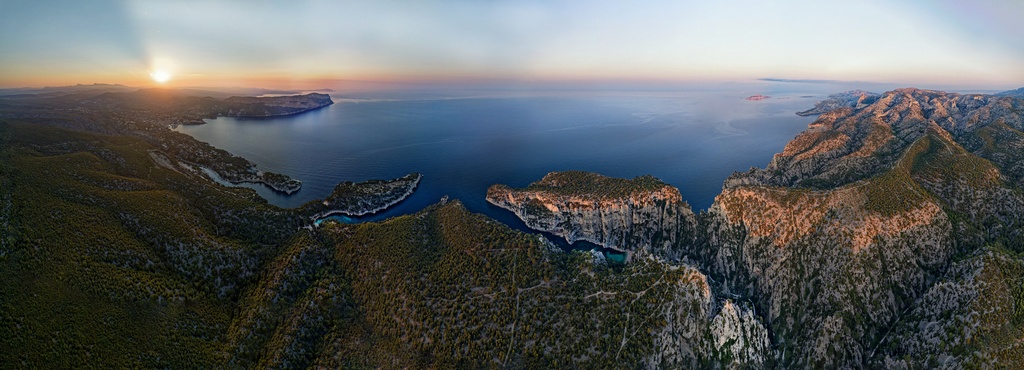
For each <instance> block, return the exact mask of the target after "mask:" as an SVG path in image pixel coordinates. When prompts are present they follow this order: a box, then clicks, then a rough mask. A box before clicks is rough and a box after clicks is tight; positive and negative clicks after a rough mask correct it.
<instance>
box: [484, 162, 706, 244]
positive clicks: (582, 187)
mask: <svg viewBox="0 0 1024 370" xmlns="http://www.w3.org/2000/svg"><path fill="white" fill-rule="evenodd" d="M487 201H488V202H490V203H491V204H494V205H496V206H498V207H502V208H505V209H507V210H509V211H512V212H513V213H515V214H516V215H517V216H519V218H521V219H522V220H523V221H524V222H526V224H527V226H529V227H531V228H533V229H536V230H540V231H544V232H549V233H552V234H555V235H558V236H561V237H564V238H565V240H566V241H568V242H570V243H572V242H575V241H577V240H586V241H589V242H592V243H595V244H599V245H602V246H604V247H606V248H612V249H616V250H620V251H626V252H632V251H636V250H648V249H649V250H652V251H656V252H661V253H663V255H665V256H669V257H673V256H678V253H677V252H675V251H676V249H677V248H676V246H677V245H679V244H689V242H690V238H691V236H692V234H693V227H694V222H695V217H694V214H693V211H691V210H690V206H689V205H688V204H687V203H686V202H685V201H684V200H683V199H682V196H681V195H680V194H679V190H678V189H676V188H674V187H672V186H670V185H668V184H665V183H663V182H661V181H660V180H658V179H655V178H653V177H651V176H644V177H638V178H636V179H633V180H626V179H615V178H608V177H604V176H601V175H598V174H594V173H587V172H579V171H569V172H552V173H549V174H548V175H547V176H544V178H543V179H541V180H540V181H537V182H535V183H533V184H531V185H530V186H528V187H526V188H524V189H512V188H509V187H507V186H504V185H494V186H492V187H491V188H490V189H488V190H487Z"/></svg>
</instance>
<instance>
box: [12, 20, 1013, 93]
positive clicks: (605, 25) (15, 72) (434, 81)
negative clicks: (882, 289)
mask: <svg viewBox="0 0 1024 370" xmlns="http://www.w3.org/2000/svg"><path fill="white" fill-rule="evenodd" d="M238 5H240V3H236V2H232V1H204V2H192V1H182V2H160V1H147V0H142V1H90V2H62V1H33V2H18V1H15V2H4V3H0V20H2V22H0V30H2V32H0V55H2V57H0V71H2V72H0V87H5V88H15V87H27V86H59V85H74V84H91V83H97V82H99V83H116V84H125V85H131V86H140V87H145V86H170V87H183V86H210V87H250V88H252V87H262V88H271V89H315V88H334V87H335V86H338V85H345V84H353V83H356V82H357V84H362V85H367V86H370V85H375V86H407V85H412V86H417V85H432V86H433V85H444V84H454V85H459V84H462V85H480V86H511V87H516V86H525V87H526V88H531V86H558V85H565V86H584V87H586V86H592V87H600V86H616V85H621V86H631V85H651V86H657V85H671V84H702V83H710V82H715V81H725V82H736V81H740V82H744V81H755V80H756V79H759V78H774V79H796V80H831V81H851V82H854V81H861V82H863V83H866V84H886V85H895V86H914V87H921V88H932V89H940V88H942V89H979V90H1006V89H1012V88H1017V87H1020V86H1024V70H1022V69H1020V68H1019V66H1020V65H1021V63H1020V62H1021V61H1022V60H1024V39H1021V38H1020V37H1018V35H1020V34H1024V24H1021V23H1020V22H1016V21H1015V19H1016V18H1017V15H1020V14H1024V3H1018V2H1013V1H984V2H968V1H955V0H944V1H928V2H925V1H911V2H902V3H890V2H883V1H864V2H856V3H833V2H830V3H827V4H822V3H820V2H811V1H785V2H763V1H761V2H758V1H732V2H724V3H700V4H696V3H663V2H655V1H641V2H632V3H629V4H619V3H615V2H607V1H595V2H585V3H583V2H566V1H559V2H533V1H527V2H513V1H495V2H486V3H473V2H454V1H452V2H417V3H404V2H393V1H381V2H372V3H361V2H321V1H303V2H276V1H267V2H260V3H244V6H238Z"/></svg>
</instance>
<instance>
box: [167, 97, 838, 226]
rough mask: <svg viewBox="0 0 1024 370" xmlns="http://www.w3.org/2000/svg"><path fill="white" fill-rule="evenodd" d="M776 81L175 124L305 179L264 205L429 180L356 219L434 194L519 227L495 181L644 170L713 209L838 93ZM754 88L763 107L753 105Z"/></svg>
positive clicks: (342, 108) (369, 106) (409, 208)
mask: <svg viewBox="0 0 1024 370" xmlns="http://www.w3.org/2000/svg"><path fill="white" fill-rule="evenodd" d="M784 87H785V88H780V87H778V86H774V85H771V84H762V85H755V86H735V87H727V88H722V89H717V90H704V91H696V90H694V91H655V92H638V91H624V92H599V93H585V92H566V93H559V92H544V93H518V94H517V95H516V96H509V95H508V94H505V96H500V95H498V96H495V95H493V94H491V97H487V96H486V94H479V93H478V94H475V95H474V96H469V97H454V98H453V97H436V98H431V97H426V98H424V97H420V96H417V98H415V99H401V98H400V97H401V96H402V94H397V93H396V94H395V96H396V97H399V98H397V99H379V98H375V99H359V98H358V96H356V97H353V96H351V95H350V96H335V97H334V99H335V101H336V103H335V104H334V105H332V106H329V107H326V108H324V109H320V110H316V111H311V112H306V113H302V114H299V115H295V116H288V117H279V118H269V119H238V118H223V117H222V118H218V119H214V120H208V121H207V122H208V124H205V125H198V126H180V127H178V128H177V130H178V131H181V132H184V133H187V134H189V135H192V136H194V137H196V138H197V139H199V140H202V141H206V142H209V143H210V144H213V145H214V146H216V147H219V148H223V149H226V150H228V151H230V152H231V153H233V154H236V155H240V156H242V157H245V158H248V159H249V160H251V161H253V162H255V163H256V164H257V165H258V166H259V168H260V169H262V170H266V171H273V172H279V173H283V174H287V175H289V176H292V177H294V178H297V179H299V180H302V182H303V188H302V190H301V191H299V192H298V193H296V194H293V195H291V196H285V195H281V194H277V193H274V192H272V191H270V190H269V189H266V188H264V187H262V186H259V185H252V186H250V187H252V188H255V189H256V190H257V191H258V192H259V193H260V195H262V196H263V197H264V198H266V199H267V200H268V201H270V202H271V203H273V204H276V205H279V206H283V207H294V206H298V205H300V204H302V203H304V202H307V201H310V200H315V199H322V198H323V197H325V196H327V195H328V194H329V193H330V192H331V189H332V188H333V187H334V185H336V184H337V183H338V182H341V181H364V180H369V179H391V178H395V177H399V176H403V175H405V174H408V173H410V172H420V173H422V174H423V175H424V177H423V180H422V181H421V182H420V185H419V188H418V189H417V190H416V192H415V193H414V194H413V195H412V196H411V197H409V198H408V199H406V200H405V201H404V202H402V203H400V204H398V205H396V206H395V207H393V208H391V209H389V210H387V211H385V212H383V213H381V214H378V215H374V216H370V217H368V218H363V220H366V219H368V220H379V219H383V218H387V217H391V216H395V215H401V214H408V213H413V212H416V211H418V210H420V209H422V208H424V207H426V206H428V205H430V204H434V203H437V202H438V201H439V200H440V199H441V198H442V197H443V196H446V195H447V196H449V197H450V198H451V199H458V200H461V201H462V202H463V203H464V204H465V205H466V207H467V208H468V209H469V210H470V211H473V212H478V213H484V214H486V215H487V216H490V217H492V218H495V219H497V220H499V221H501V222H504V223H506V224H509V225H511V226H513V227H515V228H517V229H524V227H523V225H522V222H521V221H519V220H518V219H517V218H516V217H515V216H513V215H512V214H511V213H510V212H507V211H505V210H502V209H500V208H497V207H494V206H491V205H490V204H488V203H487V202H486V200H485V199H484V196H485V194H486V191H487V188H488V187H489V186H490V185H492V184H507V185H510V186H513V187H521V186H526V185H527V184H529V183H530V182H532V181H535V180H538V179H540V178H541V177H543V176H544V175H545V174H546V173H548V172H551V171H564V170H586V171H594V172H598V173H601V174H604V175H608V176H615V177H626V178H632V177H635V176H639V175H644V174H652V175H654V176H657V177H658V178H660V179H662V180H664V181H666V182H668V183H670V184H672V185H674V186H676V187H678V188H679V190H680V192H681V193H682V195H683V197H684V199H686V200H687V201H688V202H689V203H690V204H691V206H693V207H694V210H695V211H699V210H701V209H706V208H708V207H709V206H710V205H711V203H712V201H713V200H714V197H715V196H716V195H717V194H718V193H719V191H720V190H721V186H722V182H723V180H725V178H726V177H727V176H728V175H729V174H730V173H732V172H733V171H745V170H747V169H749V168H750V167H751V166H758V167H763V166H764V165H766V164H767V163H768V161H769V160H770V159H771V157H772V155H773V154H774V153H776V152H780V151H781V150H782V148H783V147H784V146H785V144H786V143H787V142H788V141H789V140H790V139H792V138H793V137H794V136H795V135H796V134H797V133H799V132H800V131H802V130H804V129H805V128H806V126H807V124H808V123H810V122H811V121H812V120H813V118H812V117H799V116H797V115H795V114H794V112H796V111H799V110H804V109H808V108H810V107H811V106H813V105H814V103H815V102H817V101H818V100H821V99H822V98H824V97H825V96H826V95H827V93H828V92H836V91H839V90H837V89H838V88H836V87H832V88H831V90H829V88H828V87H821V86H810V87H809V88H805V89H798V88H793V87H792V85H785V86H784ZM755 93H761V94H766V95H771V96H772V98H771V99H767V100H762V101H748V100H745V99H744V98H745V97H747V96H750V95H753V94H755Z"/></svg>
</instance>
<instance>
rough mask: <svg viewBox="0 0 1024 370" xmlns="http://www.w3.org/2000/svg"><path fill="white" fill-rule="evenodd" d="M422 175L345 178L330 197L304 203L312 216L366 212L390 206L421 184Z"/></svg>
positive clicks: (355, 214) (321, 216)
mask: <svg viewBox="0 0 1024 370" xmlns="http://www.w3.org/2000/svg"><path fill="white" fill-rule="evenodd" d="M422 178H423V175H421V174H419V173H411V174H408V175H405V176H402V177H399V178H397V179H391V180H369V181H364V182H360V183H354V182H351V181H346V182H343V183H340V184H338V186H336V187H334V191H333V192H332V193H331V195H330V196H328V197H327V199H324V200H323V201H319V202H310V203H306V204H305V205H304V206H302V210H303V213H305V214H307V215H309V218H310V219H311V220H318V219H321V218H324V217H327V216H330V215H335V214H342V215H346V216H364V215H369V214H374V213H377V212H380V211H383V210H385V209H387V208H388V207H391V206H393V205H395V204H398V202H401V201H403V200H405V198H408V197H409V196H410V195H412V193H413V191H415V190H416V186H417V185H419V183H420V179H422Z"/></svg>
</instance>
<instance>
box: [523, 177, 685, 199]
mask: <svg viewBox="0 0 1024 370" xmlns="http://www.w3.org/2000/svg"><path fill="white" fill-rule="evenodd" d="M666 186H669V185H668V184H666V183H664V182H662V181H661V180H659V179H658V178H656V177H654V176H651V175H643V176H638V177H636V178H634V179H632V180H629V179H621V178H615V177H606V176H603V175H600V174H596V173H593V172H586V171H564V172H552V173H549V174H547V176H544V178H543V179H541V180H540V181H537V182H534V183H532V184H530V186H527V187H526V188H525V189H523V190H525V191H547V192H552V193H555V194H560V195H575V196H587V197H597V198H600V199H609V198H623V197H629V196H632V195H636V194H640V193H646V192H652V191H658V190H661V189H662V188H664V187H666Z"/></svg>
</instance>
